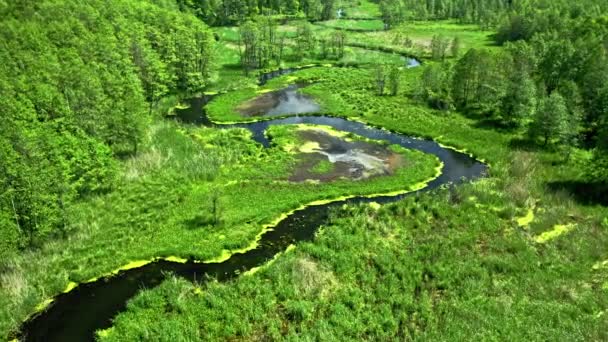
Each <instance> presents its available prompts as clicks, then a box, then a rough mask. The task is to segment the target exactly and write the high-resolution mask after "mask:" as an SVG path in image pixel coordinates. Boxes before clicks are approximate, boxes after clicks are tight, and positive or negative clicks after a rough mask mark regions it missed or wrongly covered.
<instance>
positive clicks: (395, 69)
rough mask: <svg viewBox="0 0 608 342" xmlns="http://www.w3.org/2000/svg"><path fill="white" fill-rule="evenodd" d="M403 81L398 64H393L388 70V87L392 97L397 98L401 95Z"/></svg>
mask: <svg viewBox="0 0 608 342" xmlns="http://www.w3.org/2000/svg"><path fill="white" fill-rule="evenodd" d="M400 79H401V70H400V69H399V66H398V65H397V64H391V65H390V67H389V70H388V85H389V89H390V92H391V96H396V95H397V94H398V93H399V82H400Z"/></svg>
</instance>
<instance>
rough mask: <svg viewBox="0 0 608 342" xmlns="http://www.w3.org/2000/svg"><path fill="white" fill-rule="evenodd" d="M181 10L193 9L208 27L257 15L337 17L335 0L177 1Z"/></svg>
mask: <svg viewBox="0 0 608 342" xmlns="http://www.w3.org/2000/svg"><path fill="white" fill-rule="evenodd" d="M178 2H179V4H180V6H181V8H182V9H188V8H193V9H195V12H196V13H197V15H198V16H199V17H200V18H202V19H203V20H204V21H205V22H206V23H207V24H209V25H213V26H222V25H232V24H237V23H240V22H244V21H246V20H247V19H250V18H253V17H254V16H256V15H261V14H262V15H269V14H273V15H281V16H283V17H289V16H291V17H299V18H306V19H308V20H328V19H332V18H333V17H335V15H336V11H337V8H336V3H337V1H336V0H272V1H270V0H248V1H243V0H178Z"/></svg>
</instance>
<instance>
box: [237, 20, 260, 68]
mask: <svg viewBox="0 0 608 342" xmlns="http://www.w3.org/2000/svg"><path fill="white" fill-rule="evenodd" d="M259 34H260V33H259V29H258V26H257V25H256V24H255V23H254V22H253V21H247V22H246V23H244V24H243V25H241V26H240V27H239V51H240V55H241V65H242V66H243V68H244V70H245V73H246V74H248V73H249V71H250V70H252V69H255V68H257V66H258V65H259V61H258V51H259V49H258V45H259V44H260V41H259V40H260V39H259Z"/></svg>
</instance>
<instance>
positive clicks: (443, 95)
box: [420, 63, 452, 110]
mask: <svg viewBox="0 0 608 342" xmlns="http://www.w3.org/2000/svg"><path fill="white" fill-rule="evenodd" d="M450 79H451V70H450V65H449V64H448V63H443V64H431V65H429V66H428V67H426V68H425V69H424V72H423V73H422V76H421V79H420V96H421V97H422V99H424V101H426V102H427V103H428V104H429V105H430V106H431V107H433V108H437V109H441V110H449V109H450V108H451V107H452V98H451V94H450Z"/></svg>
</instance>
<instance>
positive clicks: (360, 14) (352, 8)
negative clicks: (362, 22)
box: [335, 0, 381, 19]
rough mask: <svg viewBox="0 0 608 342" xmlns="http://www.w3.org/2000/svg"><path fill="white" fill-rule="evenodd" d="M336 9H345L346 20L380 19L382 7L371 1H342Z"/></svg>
mask: <svg viewBox="0 0 608 342" xmlns="http://www.w3.org/2000/svg"><path fill="white" fill-rule="evenodd" d="M335 7H336V8H342V9H344V11H345V12H346V13H345V18H366V19H367V18H378V17H380V15H381V13H380V7H379V6H378V4H377V3H374V2H371V1H369V0H344V1H340V2H339V3H338V4H337V5H336V6H335Z"/></svg>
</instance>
